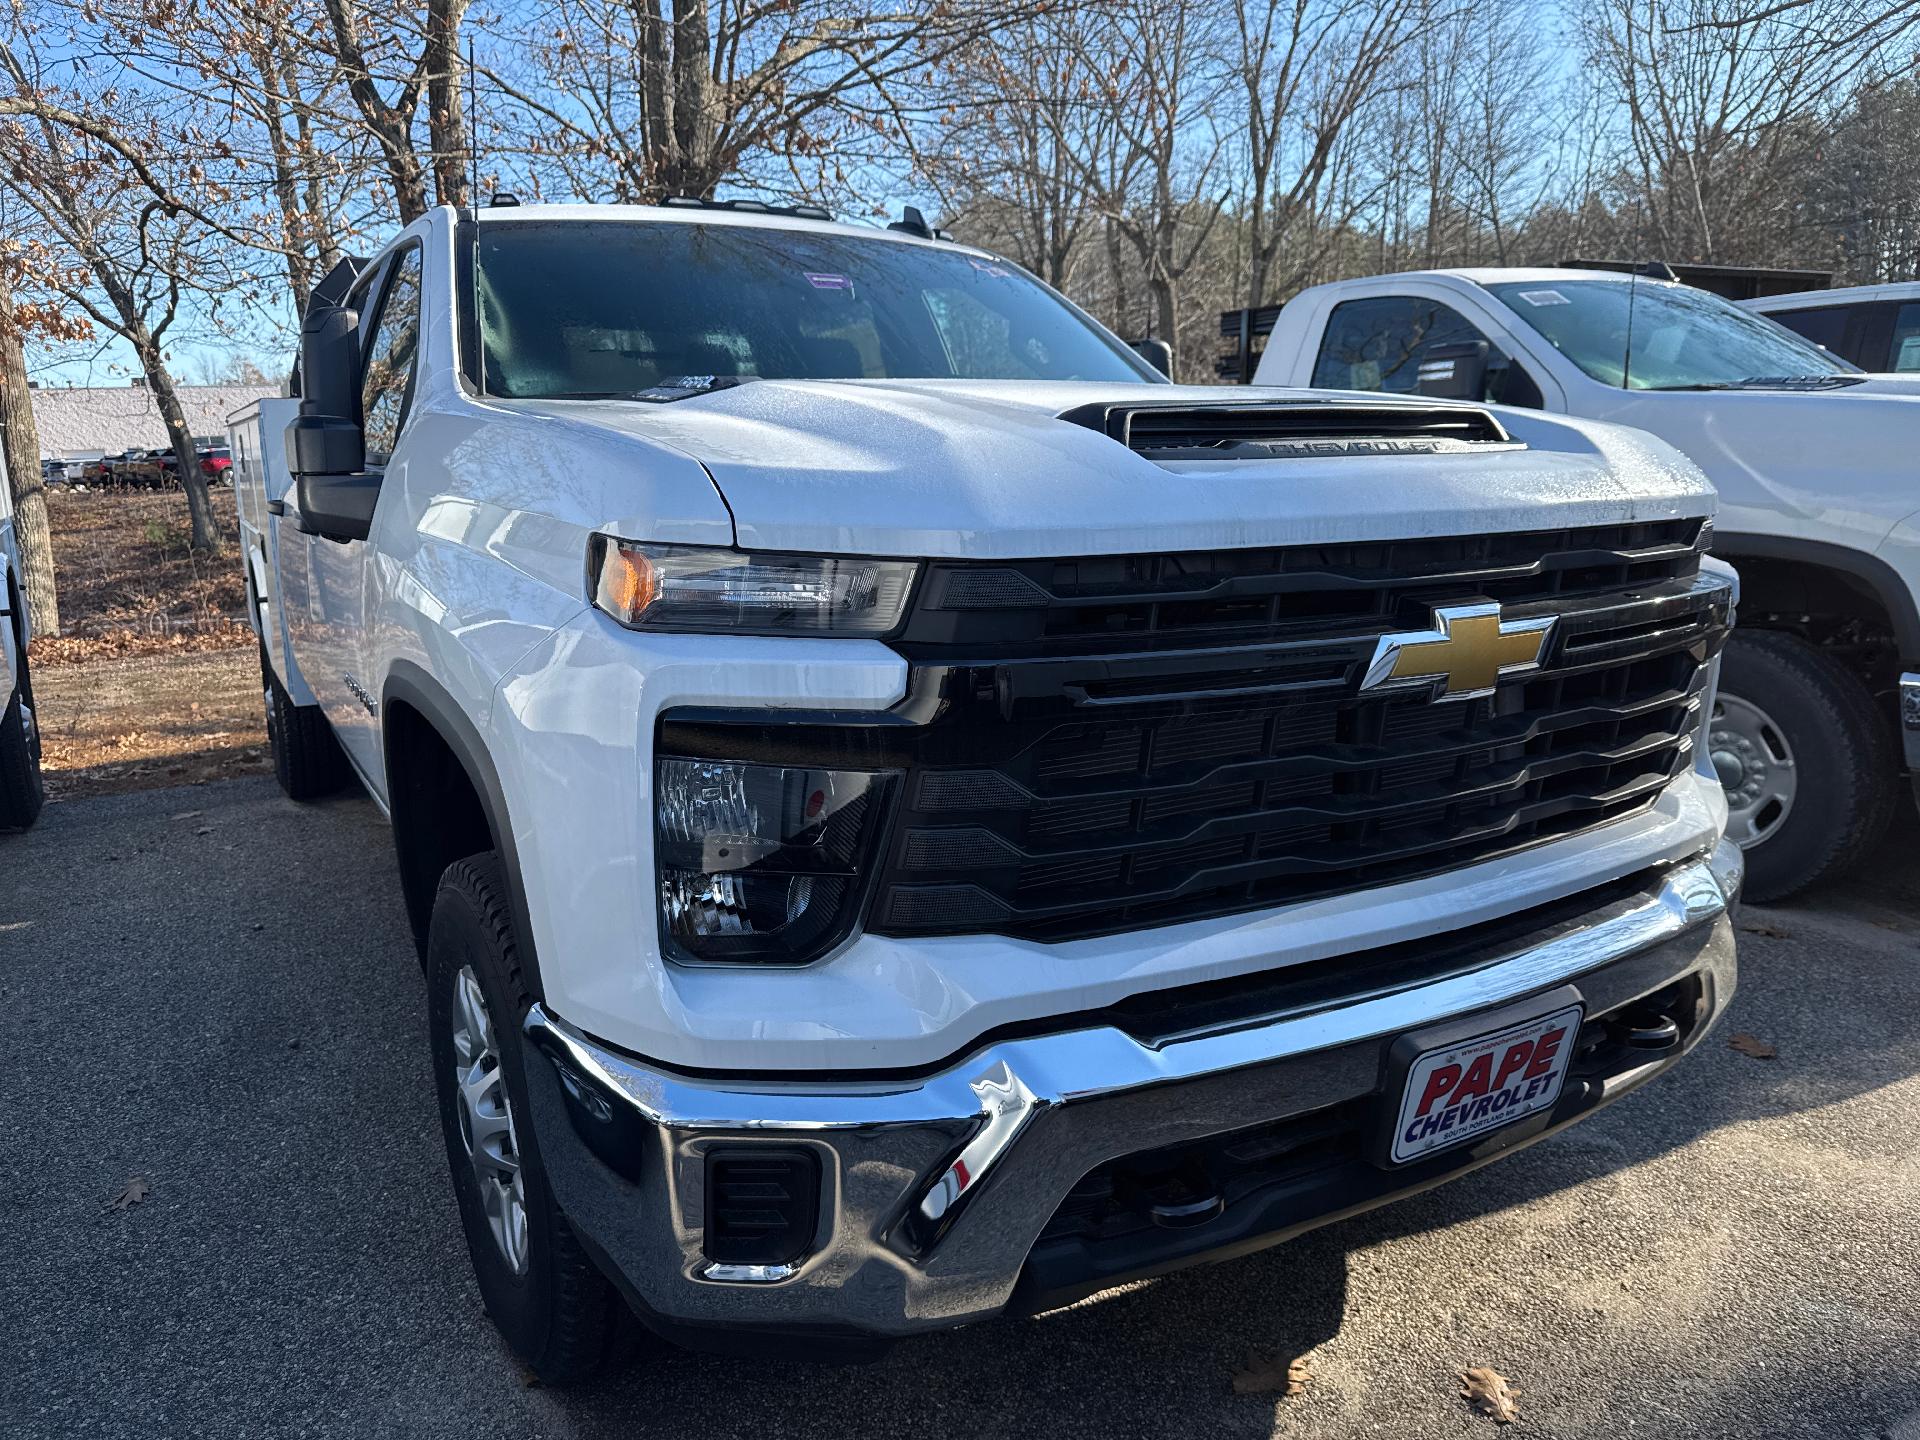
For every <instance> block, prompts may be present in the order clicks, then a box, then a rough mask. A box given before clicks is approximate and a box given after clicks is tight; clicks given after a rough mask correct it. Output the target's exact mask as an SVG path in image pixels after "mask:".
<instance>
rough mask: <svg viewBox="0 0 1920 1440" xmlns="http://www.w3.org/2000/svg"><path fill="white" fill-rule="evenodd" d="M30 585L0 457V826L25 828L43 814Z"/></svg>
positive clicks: (3, 828) (3, 827)
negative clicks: (30, 660)
mask: <svg viewBox="0 0 1920 1440" xmlns="http://www.w3.org/2000/svg"><path fill="white" fill-rule="evenodd" d="M32 638H33V627H32V626H31V625H30V624H29V623H28V615H27V596H26V586H25V583H24V582H23V581H22V579H21V574H20V542H19V538H18V537H17V536H16V535H15V533H14V525H13V490H12V487H11V486H9V485H8V484H7V462H6V459H5V458H4V457H0V830H24V829H26V828H27V827H28V826H29V825H31V824H33V822H34V821H35V820H36V819H37V818H39V815H40V806H41V804H42V802H43V800H44V791H43V789H42V787H41V782H40V727H39V724H38V722H37V721H36V719H35V716H34V713H33V676H32V674H31V673H30V672H29V670H28V669H27V642H28V641H29V640H31V639H32Z"/></svg>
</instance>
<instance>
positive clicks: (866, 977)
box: [232, 205, 1742, 1381]
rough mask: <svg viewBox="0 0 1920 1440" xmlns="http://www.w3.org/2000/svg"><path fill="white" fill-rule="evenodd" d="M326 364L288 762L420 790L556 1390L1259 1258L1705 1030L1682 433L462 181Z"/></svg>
mask: <svg viewBox="0 0 1920 1440" xmlns="http://www.w3.org/2000/svg"><path fill="white" fill-rule="evenodd" d="M301 389H302V391H303V394H302V395H301V398H300V399H298V400H297V401H296V400H289V401H270V402H267V403H265V404H263V405H261V406H259V407H257V408H255V409H251V410H249V411H245V412H242V413H241V414H240V415H239V416H238V417H236V420H235V423H234V427H233V436H232V440H233V453H234V464H235V470H236V473H237V477H238V479H237V484H238V487H239V498H240V505H241V513H242V517H243V529H244V532H245V535H244V538H245V549H246V555H247V567H248V568H247V579H248V585H249V589H250V592H251V596H252V599H253V602H254V613H255V614H256V616H257V618H258V623H259V628H260V635H261V642H262V657H263V672H264V684H265V689H266V699H267V707H268V713H269V717H270V729H271V735H272V743H273V751H274V759H275V763H276V767H277V770H278V773H279V776H280V779H281V782H282V784H283V785H285V786H286V788H287V790H288V792H289V793H290V794H292V795H293V796H294V797H296V798H305V797H311V796H315V795H318V794H320V793H321V792H323V791H325V790H327V789H329V788H331V787H332V786H334V785H335V784H337V783H339V782H340V781H342V780H343V779H344V778H345V777H346V776H348V775H353V776H357V777H358V778H359V780H360V781H361V783H363V784H364V785H365V787H366V788H367V790H368V791H369V792H370V793H371V795H372V796H373V797H374V800H375V801H376V803H377V804H379V805H380V806H381V807H382V808H383V809H384V810H385V811H386V812H387V813H388V814H389V815H390V817H391V820H392V824H393V837H394V847H395V850H396V852H397V855H398V860H399V870H400V880H401V885H402V888H403V890H404V893H405V898H406V904H407V907H408V911H409V914H410V915H411V917H412V926H413V938H414V940H415V941H416V943H417V945H418V947H419V950H420V954H421V957H422V960H423V963H424V965H425V968H426V976H427V986H428V998H427V1012H428V1017H429V1027H430V1036H431V1044H432V1056H433V1067H432V1069H433V1075H434V1079H435V1081H436V1082H437V1084H438V1086H439V1099H440V1110H441V1116H442V1120H443V1123H444V1128H445V1132H446V1147H447V1154H448V1157H449V1161H450V1164H451V1169H452V1178H453V1187H454V1190H455V1193H456V1195H457V1197H458V1204H459V1209H460V1214H461V1217H462V1221H463V1224H464V1227H465V1231H466V1236H467V1240H468V1245H469V1249H470V1251H471V1254H472V1258H473V1263H474V1267H475V1270H476V1273H477V1275H478V1278H479V1286H480V1290H481V1293H482V1294H483V1295H484V1297H485V1300H486V1304H487V1306H488V1308H489V1310H490V1311H491V1313H492V1315H493V1316H494V1318H495V1320H496V1322H497V1323H498V1324H499V1326H500V1328H501V1330H502V1331H503V1332H504V1333H505V1335H506V1336H507V1337H508V1339H509V1340H510V1342H511V1343H512V1345H513V1346H514V1347H515V1349H516V1350H517V1351H518V1353H519V1354H521V1355H522V1356H523V1357H525V1359H526V1360H527V1361H528V1362H529V1363H530V1364H531V1365H532V1366H533V1367H534V1368H535V1369H536V1371H537V1372H538V1373H539V1374H541V1375H542V1376H543V1377H545V1378H547V1379H548V1380H551V1381H562V1380H567V1379H570V1378H575V1377H578V1376H580V1375H582V1374H583V1373H585V1372H587V1371H589V1370H591V1369H592V1368H593V1367H594V1366H595V1365H596V1364H597V1363H598V1361H599V1359H600V1357H601V1356H602V1354H603V1352H604V1348H605V1344H606V1339H607V1334H608V1326H609V1324H610V1314H611V1307H612V1306H613V1304H614V1302H615V1298H616V1297H617V1296H624V1298H625V1299H626V1300H627V1301H628V1302H629V1303H630V1304H631V1306H632V1307H633V1308H634V1310H635V1311H636V1312H637V1313H638V1314H639V1315H640V1316H641V1317H642V1318H643V1320H645V1321H646V1323H647V1324H648V1325H650V1326H651V1327H653V1328H654V1329H655V1330H656V1331H658V1332H659V1333H661V1334H663V1335H665V1336H668V1337H671V1338H674V1339H677V1340H680V1341H682V1342H685V1343H689V1344H695V1345H710V1346H719V1347H733V1346H738V1345H740V1344H743V1343H749V1342H753V1343H764V1342H769V1341H771V1342H773V1343H777V1344H779V1345H780V1346H781V1347H783V1348H782V1353H793V1352H794V1350H795V1349H796V1347H797V1348H801V1349H805V1350H818V1351H837V1350H845V1349H864V1348H868V1347H871V1346H873V1345H875V1344H882V1343H884V1342H886V1341H888V1340H890V1339H893V1338H895V1337H900V1336H905V1335H910V1334H913V1333H916V1332H923V1331H929V1330H938V1329H942V1328H945V1327H949V1326H953V1325H958V1324H962V1323H965V1322H968V1321H973V1320H978V1319H982V1318H985V1317H988V1316H992V1315H995V1314H999V1313H1002V1312H1005V1311H1008V1310H1015V1311H1031V1310H1034V1309H1039V1308H1047V1307H1051V1306H1054V1305H1058V1304H1061V1303H1065V1302H1067V1301H1070V1300H1072V1299H1074V1298H1077V1297H1080V1296H1084V1295H1087V1294H1090V1293H1093V1292H1095V1291H1098V1290H1101V1289H1105V1288H1108V1287H1110V1286H1112V1285H1115V1284H1117V1283H1120V1282H1122V1281H1125V1280H1129V1279H1132V1278H1134V1277H1138V1276H1144V1275H1151V1274H1156V1273H1158V1272H1161V1271H1164V1270H1168V1269H1172V1268H1174V1267H1177V1266H1180V1265H1185V1264H1190V1263H1194V1262H1196V1261H1200V1260H1204V1259H1217V1258H1223V1257H1227V1256H1231V1255H1236V1254H1240V1253H1244V1252H1247V1251H1250V1250H1253V1249H1256V1248H1258V1247H1260V1246H1264V1245H1270V1244H1274V1243H1276V1242H1278V1241H1280V1240H1284V1239H1286V1238H1287V1237H1289V1236H1291V1235H1294V1234H1297V1233H1299V1232H1301V1231H1303V1230H1306V1229H1308V1228H1310V1227H1312V1226H1314V1225H1318V1224H1322V1223H1324V1222H1326V1221H1327V1220H1329V1219H1331V1218H1334V1217H1336V1216H1339V1215H1342V1214H1347V1213H1351V1212H1354V1211H1356V1210H1360V1209H1364V1208H1366V1207H1369V1206H1372V1205H1376V1204H1379V1203H1382V1202H1384V1201H1387V1200H1389V1199H1392V1198H1394V1197H1396V1196H1398V1195H1403V1194H1406V1193H1408V1192H1411V1191H1414V1190H1418V1189H1421V1188H1423V1187H1425V1186H1429V1185H1432V1184H1435V1183H1438V1182H1439V1181H1441V1180H1444V1179H1447V1178H1450V1177H1452V1176H1454V1175H1457V1174H1460V1173H1462V1172H1464V1171H1467V1170H1470V1169H1472V1168H1474V1167H1476V1166H1479V1165H1481V1164H1483V1163H1485V1162H1488V1161H1490V1160H1492V1159H1494V1158H1496V1157H1498V1156H1501V1155H1503V1154H1506V1153H1509V1152H1511V1151H1513V1150H1515V1149H1516V1148H1518V1147H1520V1146H1523V1145H1525V1144H1527V1143H1529V1142H1531V1141H1533V1140H1536V1139H1539V1138H1540V1137H1542V1136H1544V1135H1548V1134H1551V1133H1553V1132H1555V1131H1556V1130H1558V1129H1559V1128H1561V1127H1562V1126H1565V1125H1567V1124H1570V1123H1572V1122H1574V1121H1576V1120H1578V1119H1579V1118H1581V1117H1582V1116H1584V1115H1586V1114H1588V1113H1590V1112H1591V1111H1592V1110H1593V1109H1594V1108H1595V1107H1597V1106H1599V1105H1601V1104H1604V1103H1606V1102H1608V1101H1610V1100H1612V1099H1614V1098H1615V1097H1616V1096H1618V1095H1620V1094H1622V1093H1624V1092H1626V1091H1628V1090H1631V1089H1633V1088H1634V1087H1636V1086H1637V1085H1639V1084H1641V1083H1642V1082H1644V1081H1645V1080H1647V1079H1649V1078H1650V1077H1652V1076H1654V1075H1657V1074H1659V1073H1660V1072H1661V1071H1662V1070H1664V1069H1665V1068H1666V1067H1668V1066H1670V1065H1671V1064H1673V1063H1674V1062H1675V1060H1676V1059H1677V1058H1678V1057H1679V1056H1681V1055H1682V1054H1683V1053H1685V1052H1686V1051H1687V1050H1688V1049H1689V1048H1690V1047H1692V1046H1693V1045H1695V1044H1696V1043H1698V1041H1699V1040H1700V1038H1701V1036H1702V1035H1703V1034H1704V1033H1705V1031H1706V1030H1707V1028H1708V1027H1709V1026H1710V1025H1711V1024H1712V1023H1713V1022H1714V1020H1715V1019H1716V1018H1717V1017H1718V1016H1719V1015H1720V1014H1721V1012H1722V1011H1723V1009H1724V1007H1725V1006H1726V1005H1727V1003H1728V1000H1729V998H1730V997H1731V995H1732V993H1733V987H1734V976H1735V971H1734V947H1733V937H1732V929H1731V925H1730V923H1729V908H1730V906H1731V904H1732V903H1733V901H1734V899H1735V896H1736V894H1737V891H1738V888H1739V885H1740V880H1741V874H1742V867H1741V861H1740V855H1739V851H1738V849H1737V848H1736V847H1734V846H1732V845H1730V844H1728V843H1726V842H1724V841H1723V839H1722V826H1723V822H1724V817H1725V802H1724V800H1723V798H1722V795H1721V790H1720V787H1719V785H1718V784H1717V783H1716V782H1715V781H1714V779H1713V775H1712V771H1711V769H1710V768H1709V766H1708V763H1707V760H1706V756H1705V751H1704V749H1703V748H1702V746H1701V745H1700V743H1699V739H1700V731H1701V726H1702V723H1703V720H1704V717H1705V715H1706V714H1707V711H1708V709H1709V707H1710V705H1711V700H1712V692H1713V686H1714V677H1715V673H1716V666H1717V663H1718V662H1717V659H1716V656H1717V654H1718V652H1719V650H1720V648H1721V645H1722V643H1723V641H1724V639H1725V637H1726V635H1727V633H1728V627H1729V625H1730V623H1731V621H1732V617H1733V610H1734V603H1735V590H1734V585H1735V582H1734V579H1733V576H1732V573H1731V571H1730V570H1728V569H1727V568H1726V567H1725V566H1722V565H1719V564H1718V563H1717V562H1714V561H1713V560H1711V559H1710V558H1708V557H1707V556H1706V553H1705V551H1706V540H1707V535H1708V526H1709V521H1710V516H1711V513H1712V507H1713V496H1712V491H1711V489H1710V488H1709V487H1708V485H1707V484H1706V482H1705V480H1704V479H1703V478H1702V477H1701V475H1700V473H1699V471H1698V470H1697V469H1696V468H1695V467H1694V466H1693V465H1691V464H1690V463H1688V462H1687V461H1686V460H1684V459H1683V458H1681V457H1680V456H1679V455H1678V454H1677V453H1676V452H1674V451H1673V450H1672V449H1670V448H1669V447H1667V446H1666V445H1664V444H1662V443H1661V442H1659V441H1657V440H1654V439H1651V438H1649V437H1646V436H1643V435H1638V434H1635V433H1633V432H1631V431H1627V430H1622V429H1616V428H1613V427H1609V426H1604V425H1587V424H1581V423H1578V422H1567V421H1558V420H1549V419H1546V418H1544V417H1537V416H1527V415H1514V416H1512V417H1511V418H1510V419H1501V418H1496V417H1495V416H1494V415H1493V414H1491V413H1490V412H1489V411H1488V410H1486V409H1485V408H1483V407H1478V406H1463V405H1446V404H1435V403H1422V402H1418V401H1414V402H1407V401H1392V400H1389V401H1385V402H1380V401H1364V400H1360V399H1356V398H1351V397H1349V398H1345V399H1341V398H1336V397H1329V396H1322V395H1313V394H1303V393H1299V392H1277V391H1275V392H1255V393H1240V394H1236V395H1231V396H1229V395H1225V394H1223V393H1222V392H1220V391H1218V390H1207V389H1194V388H1179V387H1175V386H1172V385H1169V384H1166V383H1164V381H1163V379H1162V377H1161V376H1159V375H1158V374H1157V373H1156V372H1155V371H1154V370H1153V369H1152V368H1150V367H1149V366H1147V365H1145V364H1143V363H1141V362H1140V361H1139V360H1138V358H1137V357H1136V356H1134V355H1133V354H1132V353H1130V352H1129V350H1128V349H1127V348H1126V347H1125V346H1123V345H1122V344H1121V343H1120V342H1119V341H1118V340H1116V339H1115V338H1114V337H1113V336H1112V335H1110V334H1109V333H1108V332H1106V331H1105V330H1103V329H1101V328H1100V327H1099V326H1098V325H1096V324H1095V323H1094V322H1093V321H1091V320H1090V319H1088V318H1087V317H1086V316H1085V315H1083V314H1082V313H1080V312H1079V311H1078V310H1076V309H1075V308H1074V307H1073V306H1072V305H1070V304H1069V303H1068V302H1067V301H1065V300H1064V299H1063V298H1061V297H1060V296H1059V295H1057V294H1055V293H1054V292H1052V291H1051V290H1049V289H1047V288H1046V287H1045V286H1043V285H1041V284H1040V283H1039V282H1037V281H1036V280H1034V279H1032V278H1031V277H1030V276H1028V275H1026V274H1025V273H1024V272H1022V271H1020V270H1019V269H1018V268H1017V267H1015V266H1013V265H1011V264H1009V263H1008V262H1007V261H1005V260H1002V259H1000V258H999V257H997V256H994V255H991V254H987V253H985V252H982V251H979V250H975V249H971V248H968V247H965V246H961V245H955V244H949V243H942V242H941V241H940V240H939V239H937V238H936V237H934V236H932V235H930V234H929V233H928V232H926V231H925V229H924V228H923V227H921V226H919V225H913V224H909V225H906V226H904V227H900V226H896V227H893V228H891V229H889V230H886V231H882V230H878V229H872V228H864V227H853V226H845V225H837V224H833V223H830V222H829V221H827V220H825V219H821V218H813V217H811V216H810V215H806V214H800V213H742V212H740V211H738V210H730V209H727V208H724V207H717V206H704V207H703V206H699V205H687V206H679V207H662V208H657V209H650V208H625V207H534V206H526V207H507V206H495V207H491V208H487V209H483V210H481V211H479V212H478V213H477V214H473V213H461V214H456V213H455V212H454V211H451V210H445V209H441V210H435V211H433V212H432V213H430V214H429V215H427V216H426V217H425V218H423V219H421V220H420V221H418V222H416V223H415V224H414V225H412V226H411V227H409V228H408V229H407V230H406V231H405V232H403V233H402V234H401V235H400V237H399V238H398V239H397V240H396V241H394V243H393V244H392V245H390V246H389V247H388V248H387V250H386V251H385V252H384V253H383V254H382V255H380V256H379V257H378V258H377V259H375V260H374V261H372V262H371V263H368V264H360V263H356V262H349V263H347V264H345V265H344V266H343V267H342V268H341V269H340V270H339V271H337V272H336V274H335V275H334V276H333V277H330V279H329V281H328V283H327V284H326V285H324V286H322V287H321V289H320V292H319V294H318V295H317V296H316V299H315V303H314V305H313V307H312V309H311V311H310V313H309V314H308V316H307V317H306V322H305V328H304V335H303V358H302V367H301ZM342 898H343V899H344V900H345V903H349V904H350V903H351V898H350V897H342Z"/></svg>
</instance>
